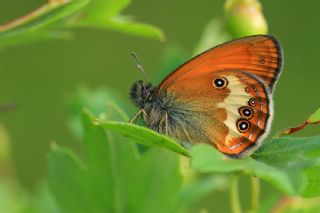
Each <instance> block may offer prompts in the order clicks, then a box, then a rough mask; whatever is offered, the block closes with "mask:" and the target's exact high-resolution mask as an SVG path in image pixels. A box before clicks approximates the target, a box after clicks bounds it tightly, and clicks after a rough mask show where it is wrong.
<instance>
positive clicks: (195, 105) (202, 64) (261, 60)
mask: <svg viewBox="0 0 320 213" xmlns="http://www.w3.org/2000/svg"><path fill="white" fill-rule="evenodd" d="M282 55H283V54H282V49H281V46H280V43H279V41H278V40H277V39H276V38H275V37H273V36H271V35H254V36H248V37H244V38H240V39H236V40H233V41H229V42H226V43H224V44H221V45H218V46H216V47H214V48H211V49H209V50H207V51H205V52H203V53H201V54H199V55H198V56H196V57H194V58H192V59H191V60H189V61H187V62H186V63H185V64H183V65H181V66H180V67H178V68H177V69H176V70H174V71H173V72H172V73H171V74H169V75H168V76H167V77H166V78H165V79H164V80H163V81H162V82H161V83H160V85H159V86H157V87H154V86H152V84H151V83H150V82H149V81H147V80H146V81H145V82H144V81H141V80H140V81H137V82H135V83H134V84H133V85H132V87H131V91H130V97H131V100H132V101H133V103H134V104H135V105H136V106H137V107H138V108H139V109H140V110H139V112H138V113H137V114H136V116H134V117H133V119H132V120H131V121H130V122H134V121H135V120H136V119H138V118H139V117H140V116H141V117H142V118H143V119H144V121H145V123H146V125H147V126H148V127H149V128H151V129H153V130H155V131H156V132H158V133H160V134H165V135H167V136H169V137H172V138H174V139H176V140H177V141H179V143H181V145H183V146H184V147H187V148H189V147H190V146H191V145H193V144H198V143H206V144H211V145H213V146H214V147H216V148H217V149H218V150H219V151H220V152H222V153H224V154H226V155H227V156H230V157H234V158H241V157H243V156H247V155H249V154H251V153H252V152H253V151H254V150H256V149H257V148H258V147H259V145H261V142H262V141H263V140H264V138H265V137H266V136H267V134H268V132H269V130H270V125H271V121H272V116H273V101H272V93H273V90H274V87H275V84H276V82H277V80H278V78H279V76H280V73H281V71H282V66H283V56H282Z"/></svg>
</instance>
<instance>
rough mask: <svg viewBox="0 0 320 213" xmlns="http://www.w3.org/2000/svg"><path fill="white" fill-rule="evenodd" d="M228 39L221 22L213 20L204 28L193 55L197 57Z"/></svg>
mask: <svg viewBox="0 0 320 213" xmlns="http://www.w3.org/2000/svg"><path fill="white" fill-rule="evenodd" d="M230 39H231V36H230V35H229V34H228V32H226V30H225V26H224V23H223V22H222V20H221V19H219V18H214V19H212V20H211V21H209V23H208V24H207V25H206V27H205V28H204V30H203V32H202V36H201V38H200V41H199V42H198V44H197V45H196V47H195V48H194V50H193V55H198V54H200V53H202V52H204V51H205V50H208V49H210V48H212V47H215V46H217V45H218V44H222V43H224V42H226V41H228V40H230Z"/></svg>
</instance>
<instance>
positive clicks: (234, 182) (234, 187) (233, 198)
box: [230, 174, 241, 213]
mask: <svg viewBox="0 0 320 213" xmlns="http://www.w3.org/2000/svg"><path fill="white" fill-rule="evenodd" d="M230 202H231V210H232V212H233V213H241V205H240V199H239V176H238V175H237V174H233V175H232V177H231V185H230Z"/></svg>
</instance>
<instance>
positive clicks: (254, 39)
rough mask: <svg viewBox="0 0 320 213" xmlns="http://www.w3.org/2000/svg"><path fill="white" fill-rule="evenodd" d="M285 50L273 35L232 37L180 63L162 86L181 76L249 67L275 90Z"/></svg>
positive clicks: (266, 84)
mask: <svg viewBox="0 0 320 213" xmlns="http://www.w3.org/2000/svg"><path fill="white" fill-rule="evenodd" d="M282 58H283V56H282V49H281V47H280V43H279V41H278V40H277V39H276V38H275V37H273V36H270V35H256V36H248V37H245V38H241V39H237V40H233V41H230V42H227V43H224V44H222V45H219V46H217V47H214V48H211V49H209V50H207V51H205V52H203V53H201V54H200V55H198V56H196V57H194V58H193V59H191V60H189V61H188V62H186V63H185V64H183V65H181V66H180V67H179V68H177V69H176V70H175V71H174V72H172V73H171V74H170V75H168V76H167V78H165V79H164V80H163V81H162V82H161V84H160V89H165V88H167V87H169V86H170V85H172V84H174V83H175V82H176V81H179V80H180V79H182V78H192V77H194V76H196V75H201V74H205V73H211V72H215V71H219V70H227V69H232V70H247V71H250V73H252V74H255V75H256V76H258V77H259V78H260V79H261V80H263V83H264V84H265V86H266V87H267V88H268V89H269V90H270V91H272V89H273V87H274V83H275V82H276V80H277V78H278V75H279V73H280V71H281V69H282Z"/></svg>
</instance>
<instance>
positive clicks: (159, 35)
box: [72, 15, 165, 41]
mask: <svg viewBox="0 0 320 213" xmlns="http://www.w3.org/2000/svg"><path fill="white" fill-rule="evenodd" d="M72 26H74V27H95V28H98V29H106V30H115V31H119V32H122V33H127V34H132V35H137V36H142V37H145V38H152V39H158V40H160V41H164V40H165V35H164V33H163V32H162V30H161V29H160V28H158V27H155V26H153V25H149V24H144V23H139V22H135V21H133V20H131V19H130V18H129V17H127V16H123V15H118V16H114V17H109V18H108V17H104V18H102V19H86V18H84V19H79V20H78V21H77V22H74V23H73V25H72Z"/></svg>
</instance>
